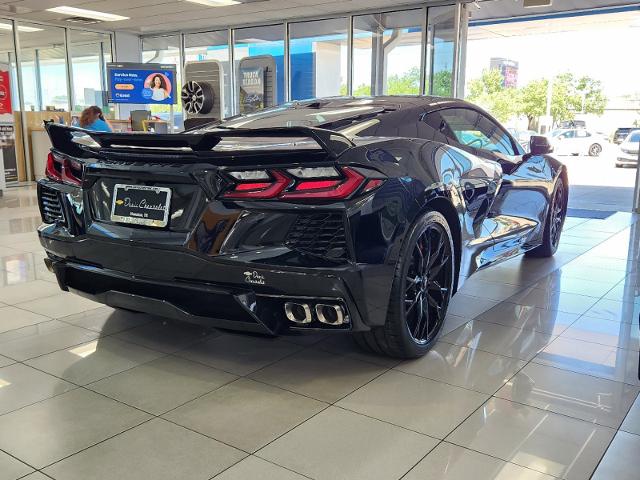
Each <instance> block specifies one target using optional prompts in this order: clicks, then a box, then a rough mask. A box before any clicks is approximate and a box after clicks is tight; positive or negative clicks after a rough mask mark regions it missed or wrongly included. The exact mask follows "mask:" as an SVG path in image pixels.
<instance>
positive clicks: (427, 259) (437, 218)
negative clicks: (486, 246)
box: [354, 212, 455, 358]
mask: <svg viewBox="0 0 640 480" xmlns="http://www.w3.org/2000/svg"><path fill="white" fill-rule="evenodd" d="M454 254H455V250H454V246H453V238H452V235H451V229H450V228H449V225H448V223H447V221H446V219H445V218H444V217H443V216H442V215H441V214H440V213H438V212H428V213H426V214H425V215H423V216H422V217H420V218H419V219H418V220H417V221H416V222H415V223H414V224H413V226H412V227H411V229H410V231H409V233H408V234H407V236H406V238H405V241H404V244H403V246H402V251H401V254H400V258H399V259H398V263H397V264H396V271H395V274H394V277H393V284H392V287H391V296H390V299H391V300H390V303H389V311H388V314H387V321H386V323H385V324H384V325H383V326H381V327H375V328H373V329H372V330H371V331H368V332H360V333H356V334H354V338H355V341H356V343H357V344H358V345H359V346H361V347H362V348H364V349H366V350H369V351H373V352H375V353H379V354H384V355H387V356H390V357H397V358H417V357H421V356H423V355H424V354H425V353H427V352H428V351H429V349H430V348H431V347H432V346H433V344H434V343H435V342H436V340H437V338H438V334H439V333H440V330H441V329H442V325H443V324H444V319H445V316H446V314H447V309H448V307H449V301H450V300H451V295H452V293H453V285H454V276H455V258H454Z"/></svg>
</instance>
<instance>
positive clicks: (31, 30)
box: [0, 23, 42, 33]
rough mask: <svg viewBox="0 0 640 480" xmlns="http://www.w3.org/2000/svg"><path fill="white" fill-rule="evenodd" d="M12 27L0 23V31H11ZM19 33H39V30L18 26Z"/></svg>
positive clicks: (8, 24)
mask: <svg viewBox="0 0 640 480" xmlns="http://www.w3.org/2000/svg"><path fill="white" fill-rule="evenodd" d="M12 29H13V26H12V25H11V24H10V23H0V30H12ZM18 31H19V32H25V33H28V32H41V31H42V29H41V28H36V27H25V26H24V25H18Z"/></svg>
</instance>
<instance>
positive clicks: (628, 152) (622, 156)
mask: <svg viewBox="0 0 640 480" xmlns="http://www.w3.org/2000/svg"><path fill="white" fill-rule="evenodd" d="M639 149H640V130H633V131H632V132H631V133H630V134H629V135H627V138H625V139H624V140H623V141H622V143H621V144H620V147H619V150H618V157H617V158H616V167H624V166H626V165H629V166H634V167H635V166H636V165H638V150H639Z"/></svg>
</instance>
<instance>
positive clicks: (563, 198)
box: [525, 177, 567, 258]
mask: <svg viewBox="0 0 640 480" xmlns="http://www.w3.org/2000/svg"><path fill="white" fill-rule="evenodd" d="M566 216H567V191H566V187H565V185H564V181H563V180H562V177H560V178H558V180H557V181H556V186H555V189H554V191H553V197H551V204H550V205H549V211H548V213H547V221H546V224H545V227H544V232H543V234H542V243H541V244H540V245H539V246H537V247H536V248H534V249H533V250H529V251H528V252H527V253H525V255H526V256H527V257H538V258H544V257H551V256H553V254H554V253H556V251H557V250H558V245H559V244H560V236H561V235H562V228H563V227H564V219H565V218H566Z"/></svg>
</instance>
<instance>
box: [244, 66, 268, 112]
mask: <svg viewBox="0 0 640 480" xmlns="http://www.w3.org/2000/svg"><path fill="white" fill-rule="evenodd" d="M263 108H264V68H263V67H251V68H241V69H240V113H251V112H255V111H257V110H261V109H263Z"/></svg>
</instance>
